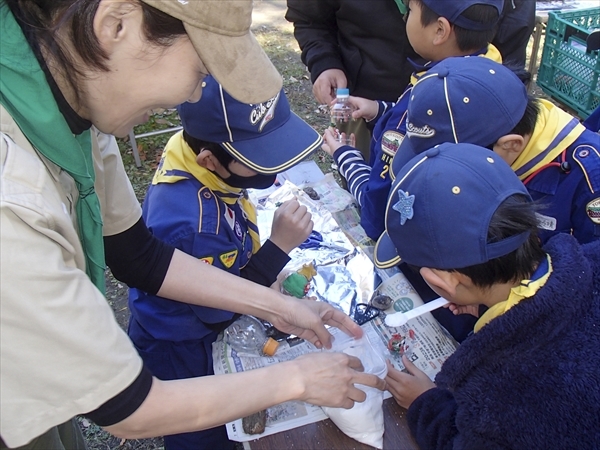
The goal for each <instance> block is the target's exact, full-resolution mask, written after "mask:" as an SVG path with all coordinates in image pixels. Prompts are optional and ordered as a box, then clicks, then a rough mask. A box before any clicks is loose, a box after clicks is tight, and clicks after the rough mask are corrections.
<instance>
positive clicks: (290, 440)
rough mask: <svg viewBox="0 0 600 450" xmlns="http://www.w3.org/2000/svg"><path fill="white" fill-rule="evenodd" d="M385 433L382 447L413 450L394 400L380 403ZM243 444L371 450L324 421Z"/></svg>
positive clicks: (262, 448)
mask: <svg viewBox="0 0 600 450" xmlns="http://www.w3.org/2000/svg"><path fill="white" fill-rule="evenodd" d="M383 416H384V420H385V434H384V435H383V448H384V449H394V450H413V449H414V450H416V449H418V447H417V444H415V441H414V440H413V439H412V437H411V435H410V431H409V429H408V424H407V422H406V410H405V409H404V408H401V407H400V406H398V404H397V403H396V402H395V400H394V399H393V398H388V399H387V400H384V401H383ZM246 444H247V445H244V447H245V448H248V445H249V448H250V449H251V450H280V449H281V450H283V449H288V450H309V449H310V450H350V449H352V450H370V449H372V448H373V447H370V446H368V445H364V444H361V443H360V442H357V441H355V440H354V439H352V438H349V437H348V436H346V435H345V434H344V433H342V432H341V431H340V430H339V428H338V427H336V426H335V425H334V423H333V422H332V421H331V420H329V419H327V420H322V421H320V422H316V423H311V424H310V425H305V426H303V427H299V428H294V429H293V430H289V431H284V432H282V433H277V434H273V435H271V436H267V437H264V438H262V439H257V440H255V441H250V442H248V443H246Z"/></svg>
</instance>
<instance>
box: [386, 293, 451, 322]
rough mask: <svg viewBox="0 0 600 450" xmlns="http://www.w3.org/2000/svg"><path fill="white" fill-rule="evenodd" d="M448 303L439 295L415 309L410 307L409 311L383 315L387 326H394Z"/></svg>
mask: <svg viewBox="0 0 600 450" xmlns="http://www.w3.org/2000/svg"><path fill="white" fill-rule="evenodd" d="M448 303H450V302H449V301H448V300H446V299H445V298H443V297H440V298H437V299H435V300H432V301H430V302H428V303H425V304H423V305H421V306H419V307H417V308H415V309H411V310H410V311H406V312H404V313H396V314H390V315H388V316H386V317H385V324H386V325H387V326H388V327H392V328H396V327H399V326H400V325H404V324H405V323H406V322H408V321H409V320H410V319H414V318H415V317H417V316H420V315H421V314H425V313H427V312H430V311H433V310H434V309H438V308H441V307H442V306H444V305H447V304H448Z"/></svg>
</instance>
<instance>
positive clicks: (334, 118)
mask: <svg viewBox="0 0 600 450" xmlns="http://www.w3.org/2000/svg"><path fill="white" fill-rule="evenodd" d="M349 96H350V91H349V90H348V89H346V88H338V89H337V91H336V101H335V103H334V104H333V106H332V107H331V126H332V127H333V128H335V130H336V132H337V137H336V140H337V141H338V142H341V143H342V144H344V145H352V141H351V139H350V132H349V126H350V121H351V120H352V106H351V105H350V104H349V103H348V97H349ZM342 133H346V138H345V139H342Z"/></svg>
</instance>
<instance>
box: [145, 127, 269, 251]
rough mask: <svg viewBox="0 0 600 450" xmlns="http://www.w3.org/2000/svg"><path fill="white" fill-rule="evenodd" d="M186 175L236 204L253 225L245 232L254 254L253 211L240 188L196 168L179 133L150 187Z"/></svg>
mask: <svg viewBox="0 0 600 450" xmlns="http://www.w3.org/2000/svg"><path fill="white" fill-rule="evenodd" d="M189 175H191V176H193V177H194V178H195V179H197V180H198V181H199V182H200V183H202V184H203V185H204V186H206V187H207V188H209V189H210V190H211V191H212V192H213V193H214V194H215V195H216V196H217V197H219V198H220V199H221V200H223V202H225V203H226V204H228V205H233V204H235V203H236V202H239V203H240V206H241V207H242V210H243V211H244V213H245V219H246V220H247V221H249V222H250V223H252V224H253V226H252V227H248V233H249V234H250V237H251V238H252V253H256V252H257V251H258V249H259V248H260V236H259V235H258V226H257V225H256V208H255V207H254V205H253V204H252V202H251V201H250V200H248V199H247V198H246V197H245V196H244V193H243V192H242V191H243V190H242V189H240V188H235V187H231V186H229V185H228V184H227V183H225V182H224V181H223V180H222V179H220V178H219V177H218V176H216V175H215V174H214V173H212V172H211V171H210V170H208V169H205V168H204V167H201V166H199V165H198V163H197V162H196V155H195V154H194V151H193V150H192V149H191V148H190V146H189V145H188V144H187V143H186V142H185V141H184V139H183V132H181V131H180V132H179V133H177V134H175V135H173V137H171V139H169V142H167V145H166V146H165V149H164V150H163V154H162V157H161V161H160V164H159V166H158V169H157V170H156V173H155V174H154V178H153V179H152V184H159V183H177V182H178V181H181V180H186V179H188V178H189ZM219 194H229V195H219ZM255 230H256V231H255Z"/></svg>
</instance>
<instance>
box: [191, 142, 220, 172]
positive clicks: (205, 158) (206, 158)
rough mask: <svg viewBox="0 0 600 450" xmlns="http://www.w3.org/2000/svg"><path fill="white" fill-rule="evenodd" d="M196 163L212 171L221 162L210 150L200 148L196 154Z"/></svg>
mask: <svg viewBox="0 0 600 450" xmlns="http://www.w3.org/2000/svg"><path fill="white" fill-rule="evenodd" d="M196 163H198V165H199V166H200V167H204V168H205V169H208V170H210V171H211V172H214V171H216V170H217V167H220V166H221V163H219V161H218V160H217V158H215V156H214V155H213V154H212V152H211V151H210V150H208V149H206V148H203V149H201V150H200V153H198V155H196Z"/></svg>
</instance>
